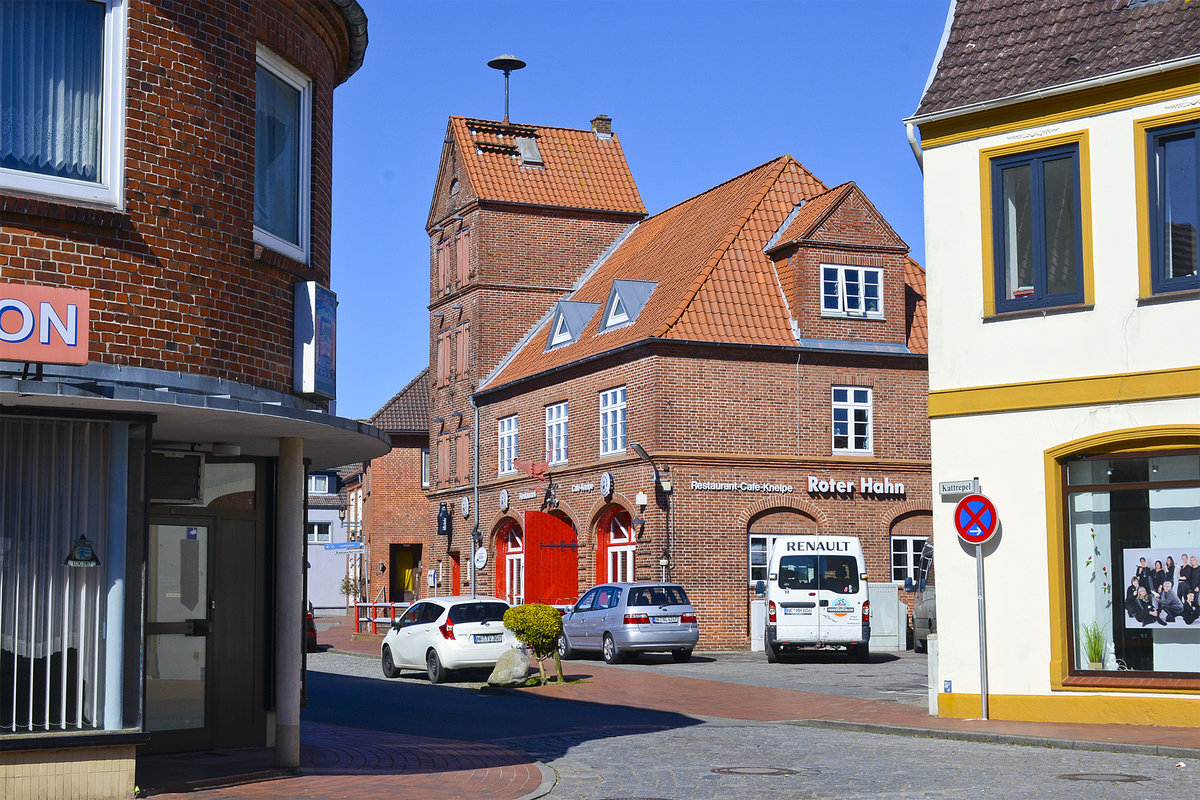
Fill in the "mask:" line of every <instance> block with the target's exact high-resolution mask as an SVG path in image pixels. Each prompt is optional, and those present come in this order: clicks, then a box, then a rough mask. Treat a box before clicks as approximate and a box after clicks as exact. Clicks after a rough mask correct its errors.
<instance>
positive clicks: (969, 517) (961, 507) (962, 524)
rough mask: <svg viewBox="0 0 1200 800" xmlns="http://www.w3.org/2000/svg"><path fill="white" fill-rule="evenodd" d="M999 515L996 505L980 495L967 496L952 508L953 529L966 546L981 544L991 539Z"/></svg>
mask: <svg viewBox="0 0 1200 800" xmlns="http://www.w3.org/2000/svg"><path fill="white" fill-rule="evenodd" d="M999 523H1000V515H999V514H998V513H997V512H996V504H995V503H993V502H992V501H991V500H989V499H988V498H987V497H985V496H984V495H981V494H969V495H967V496H966V497H964V498H963V499H962V500H959V501H958V505H957V506H955V508H954V528H955V530H957V531H958V538H960V539H962V540H963V541H964V542H966V543H967V544H983V543H984V542H986V541H987V540H988V539H991V538H992V534H994V533H995V532H996V526H997V525H998V524H999Z"/></svg>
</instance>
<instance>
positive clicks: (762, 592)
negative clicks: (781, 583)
mask: <svg viewBox="0 0 1200 800" xmlns="http://www.w3.org/2000/svg"><path fill="white" fill-rule="evenodd" d="M754 594H756V595H758V596H759V597H766V596H767V582H766V581H755V582H754Z"/></svg>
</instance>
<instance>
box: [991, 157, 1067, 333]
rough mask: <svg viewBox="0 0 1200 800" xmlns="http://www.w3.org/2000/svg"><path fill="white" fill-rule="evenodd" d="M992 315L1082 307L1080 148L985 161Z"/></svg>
mask: <svg viewBox="0 0 1200 800" xmlns="http://www.w3.org/2000/svg"><path fill="white" fill-rule="evenodd" d="M991 190H992V236H993V249H992V251H993V254H994V257H995V265H994V269H995V282H996V311H997V312H1001V313H1002V312H1005V311H1022V310H1025V309H1035V308H1048V307H1053V306H1064V305H1071V304H1076V303H1082V302H1083V224H1082V219H1081V203H1080V195H1079V148H1078V146H1077V145H1074V144H1071V145H1067V146H1063V147H1053V148H1050V149H1047V150H1038V151H1034V152H1030V153H1017V154H1014V155H1011V156H1004V157H1001V158H996V159H993V161H992V187H991Z"/></svg>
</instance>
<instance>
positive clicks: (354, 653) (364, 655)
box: [321, 647, 379, 658]
mask: <svg viewBox="0 0 1200 800" xmlns="http://www.w3.org/2000/svg"><path fill="white" fill-rule="evenodd" d="M321 652H322V653H333V654H334V655H338V656H358V657H359V658H379V654H377V653H359V652H358V651H356V650H339V649H338V648H336V647H330V648H328V649H327V650H322V651H321Z"/></svg>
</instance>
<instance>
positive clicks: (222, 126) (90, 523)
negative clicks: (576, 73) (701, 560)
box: [0, 0, 387, 798]
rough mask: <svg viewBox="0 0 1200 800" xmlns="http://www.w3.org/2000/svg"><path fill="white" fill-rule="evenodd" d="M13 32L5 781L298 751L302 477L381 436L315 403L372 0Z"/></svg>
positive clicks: (1, 591)
mask: <svg viewBox="0 0 1200 800" xmlns="http://www.w3.org/2000/svg"><path fill="white" fill-rule="evenodd" d="M0 29H3V30H4V31H5V32H6V38H5V41H6V44H5V45H4V47H3V48H0V74H3V75H4V82H5V85H6V87H8V88H10V89H21V90H22V91H12V92H10V93H9V94H7V95H6V98H5V100H4V103H5V109H4V117H5V118H4V123H5V124H4V125H3V126H2V127H3V130H2V131H0V487H2V489H0V749H2V750H3V751H4V759H3V762H2V763H0V787H2V788H0V794H3V795H4V796H5V797H22V798H61V797H72V798H81V797H88V798H108V797H121V798H126V797H130V796H132V793H133V786H134V782H135V772H134V771H135V768H136V764H137V761H138V760H139V759H140V757H141V756H142V755H143V754H147V753H153V752H188V751H196V750H209V749H212V748H224V747H251V746H253V747H263V746H266V747H272V748H274V751H275V754H276V760H277V762H278V763H279V764H280V765H283V766H295V765H296V764H298V760H299V712H300V687H301V680H302V663H303V662H302V647H303V604H304V596H303V577H304V573H303V564H304V550H305V544H304V511H305V509H304V476H305V473H306V472H307V471H309V470H321V469H323V468H327V467H334V466H336V465H338V464H344V463H348V462H352V461H355V460H362V459H365V458H370V457H373V456H376V455H380V454H382V453H383V452H385V451H386V447H387V445H386V443H385V442H384V441H383V440H382V439H381V438H380V437H379V436H378V435H377V432H376V431H374V429H372V428H370V427H369V426H366V425H362V424H360V423H358V422H355V421H352V420H347V419H342V418H339V417H336V416H334V415H333V414H331V413H330V401H331V400H332V399H333V397H334V385H333V384H334V363H333V342H334V339H333V337H334V325H335V319H334V309H335V304H336V300H335V298H334V297H333V295H332V293H330V292H328V288H327V287H328V286H329V279H330V253H329V250H330V214H329V212H330V198H331V189H332V187H331V180H332V175H331V170H332V141H333V128H332V125H333V115H332V109H333V91H334V87H335V86H337V85H338V84H340V83H341V82H342V81H345V80H346V79H347V78H349V77H350V75H352V74H353V73H354V72H355V70H357V68H358V66H359V65H360V64H361V62H362V58H363V53H364V50H365V47H366V40H367V34H366V18H365V15H364V14H363V12H362V9H361V8H360V7H359V6H358V4H357V3H356V2H354V0H336V1H334V2H293V0H278V1H275V0H272V1H270V2H265V1H264V2H256V3H242V2H226V1H224V0H214V1H213V2H207V3H172V2H157V1H156V0H106V2H89V1H86V0H80V2H67V3H3V4H0ZM34 50H36V55H37V56H38V57H37V58H31V57H30V54H31V53H32V52H33V51H34ZM51 85H53V86H54V87H56V92H55V94H54V96H53V97H49V96H47V97H43V96H41V95H40V94H39V93H38V92H37V91H35V90H34V87H42V86H51ZM235 609H236V611H235Z"/></svg>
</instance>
